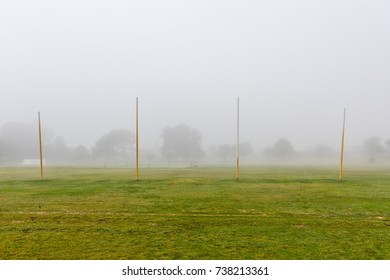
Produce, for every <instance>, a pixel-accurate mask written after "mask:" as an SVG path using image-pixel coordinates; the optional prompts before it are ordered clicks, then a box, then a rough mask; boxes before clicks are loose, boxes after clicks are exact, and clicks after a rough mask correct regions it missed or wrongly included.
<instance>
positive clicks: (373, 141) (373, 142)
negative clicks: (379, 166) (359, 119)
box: [363, 136, 385, 163]
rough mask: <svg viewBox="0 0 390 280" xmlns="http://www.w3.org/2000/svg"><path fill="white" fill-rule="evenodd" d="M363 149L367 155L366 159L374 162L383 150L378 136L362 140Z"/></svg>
mask: <svg viewBox="0 0 390 280" xmlns="http://www.w3.org/2000/svg"><path fill="white" fill-rule="evenodd" d="M363 149H364V151H365V153H366V154H367V155H368V161H369V162H371V163H374V162H375V161H376V159H377V157H378V156H379V155H381V154H383V153H384V152H385V148H384V146H383V145H382V144H381V140H380V138H379V137H375V136H374V137H370V138H367V139H366V140H365V141H364V144H363Z"/></svg>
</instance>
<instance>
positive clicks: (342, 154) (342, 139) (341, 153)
mask: <svg viewBox="0 0 390 280" xmlns="http://www.w3.org/2000/svg"><path fill="white" fill-rule="evenodd" d="M345 111H346V110H345V108H344V118H343V130H342V134H341V152H340V174H339V181H342V180H343V162H344V133H345Z"/></svg>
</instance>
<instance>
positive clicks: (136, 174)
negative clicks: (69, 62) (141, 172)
mask: <svg viewBox="0 0 390 280" xmlns="http://www.w3.org/2000/svg"><path fill="white" fill-rule="evenodd" d="M135 114H136V116H135V176H136V178H137V181H138V97H137V98H136V110H135Z"/></svg>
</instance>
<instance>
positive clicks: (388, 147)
mask: <svg viewBox="0 0 390 280" xmlns="http://www.w3.org/2000/svg"><path fill="white" fill-rule="evenodd" d="M385 144H386V146H387V150H388V151H390V139H388V140H387V141H386V142H385Z"/></svg>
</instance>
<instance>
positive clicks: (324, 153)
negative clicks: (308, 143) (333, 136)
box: [314, 144, 332, 158]
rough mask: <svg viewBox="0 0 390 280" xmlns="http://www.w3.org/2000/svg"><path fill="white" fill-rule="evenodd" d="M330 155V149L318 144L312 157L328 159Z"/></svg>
mask: <svg viewBox="0 0 390 280" xmlns="http://www.w3.org/2000/svg"><path fill="white" fill-rule="evenodd" d="M331 154H332V148H331V147H329V146H328V145H325V144H320V145H318V146H316V147H315V148H314V155H315V156H316V157H320V158H321V157H322V158H323V157H328V156H330V155H331Z"/></svg>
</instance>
